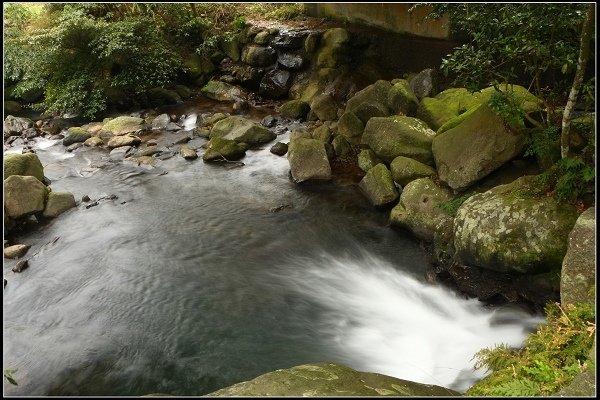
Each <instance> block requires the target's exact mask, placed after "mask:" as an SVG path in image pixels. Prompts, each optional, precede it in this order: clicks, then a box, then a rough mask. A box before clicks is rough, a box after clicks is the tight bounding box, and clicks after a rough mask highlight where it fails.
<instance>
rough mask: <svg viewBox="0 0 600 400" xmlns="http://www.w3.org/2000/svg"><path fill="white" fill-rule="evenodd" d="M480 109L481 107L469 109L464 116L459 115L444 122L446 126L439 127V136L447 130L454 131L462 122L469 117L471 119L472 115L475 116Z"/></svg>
mask: <svg viewBox="0 0 600 400" xmlns="http://www.w3.org/2000/svg"><path fill="white" fill-rule="evenodd" d="M479 107H480V105H478V106H475V107H473V108H471V109H469V110H468V111H465V112H464V113H462V114H459V115H457V116H455V117H452V118H450V119H449V120H447V121H446V122H444V124H443V125H442V126H440V127H439V129H438V130H437V134H438V135H439V134H441V133H442V132H446V131H447V130H449V129H452V128H454V127H455V126H457V125H459V124H460V123H461V122H463V121H464V120H465V119H467V117H469V116H470V115H471V114H473V113H474V112H475V110H477V109H478V108H479Z"/></svg>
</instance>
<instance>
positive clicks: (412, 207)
mask: <svg viewBox="0 0 600 400" xmlns="http://www.w3.org/2000/svg"><path fill="white" fill-rule="evenodd" d="M452 198H453V195H452V192H451V191H450V190H448V189H447V188H444V187H440V186H438V185H436V184H435V183H434V182H433V181H432V180H431V178H419V179H415V180H413V181H411V182H409V183H408V184H407V185H406V186H405V187H404V188H403V190H402V194H401V195H400V202H399V203H398V204H397V205H396V206H395V207H394V208H393V209H392V211H391V213H390V223H391V224H392V225H395V226H399V227H402V228H404V229H407V230H408V231H410V232H412V234H413V235H415V236H416V237H417V238H419V239H421V240H425V241H427V242H433V240H434V236H435V234H436V232H437V231H438V230H439V229H440V228H441V227H443V226H445V225H448V224H452V217H451V216H449V215H448V214H446V212H444V211H443V210H442V209H441V208H440V207H439V205H440V204H442V203H445V202H447V201H450V200H451V199H452Z"/></svg>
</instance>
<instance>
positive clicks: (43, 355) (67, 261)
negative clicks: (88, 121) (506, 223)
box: [3, 110, 539, 396]
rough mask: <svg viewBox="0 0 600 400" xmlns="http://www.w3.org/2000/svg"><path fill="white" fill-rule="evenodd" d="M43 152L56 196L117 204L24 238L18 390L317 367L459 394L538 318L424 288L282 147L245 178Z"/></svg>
mask: <svg viewBox="0 0 600 400" xmlns="http://www.w3.org/2000/svg"><path fill="white" fill-rule="evenodd" d="M200 111H201V110H200ZM165 135H171V134H169V133H165ZM286 136H287V135H284V136H283V137H280V138H279V140H282V139H283V140H287V137H286ZM39 145H40V146H41V147H42V148H40V149H39V150H38V155H39V157H40V159H41V160H42V163H43V164H44V168H45V173H46V176H48V177H49V178H50V179H51V180H52V185H51V187H52V190H54V191H65V190H66V191H71V192H73V193H74V195H75V198H76V199H78V200H79V199H81V197H82V196H83V195H84V194H87V195H89V196H90V197H91V198H92V199H98V198H100V197H102V196H104V195H107V194H115V195H116V196H117V197H118V198H117V199H115V200H104V201H100V202H99V205H98V206H96V207H92V208H89V209H86V208H85V204H84V203H81V204H78V208H77V209H73V210H70V211H68V212H67V213H65V214H63V215H61V216H60V217H58V218H56V219H55V220H53V221H52V222H51V223H49V224H47V225H45V226H44V227H43V228H42V229H39V230H38V231H35V232H33V233H28V234H24V235H22V236H21V237H19V238H17V239H19V242H23V243H28V244H32V245H33V247H32V248H31V249H30V250H29V252H28V254H27V256H26V257H27V258H29V264H30V267H29V269H27V270H25V271H24V272H23V273H21V274H14V273H12V272H11V271H10V268H11V267H12V265H13V264H14V262H10V263H9V262H7V263H5V265H4V276H5V278H7V279H8V281H9V282H8V286H7V287H6V288H5V291H4V307H3V308H4V331H3V337H4V368H5V369H17V370H18V371H17V372H16V373H15V374H14V378H15V379H16V380H17V382H18V383H19V386H11V385H8V384H6V383H5V386H4V390H5V394H7V395H62V396H70V395H112V396H115V395H122V396H125V395H135V396H137V395H144V394H149V393H156V392H160V393H169V394H173V395H202V394H206V393H209V392H211V391H214V390H216V389H219V388H222V387H225V386H227V385H231V384H234V383H237V382H240V381H243V380H248V379H252V378H254V377H256V376H258V375H260V374H262V373H265V372H268V371H272V370H275V369H278V368H287V367H291V366H294V365H298V364H302V363H309V362H321V361H333V362H341V363H345V364H347V365H349V366H351V367H353V368H356V369H359V370H368V371H372V372H381V373H386V374H389V375H394V376H397V377H400V378H404V379H411V380H415V381H419V382H426V383H434V384H439V385H445V386H448V387H452V388H455V389H458V390H464V389H465V388H466V387H467V386H468V385H469V384H471V383H472V382H473V381H474V380H475V379H477V377H478V376H479V377H480V376H481V375H476V374H474V373H473V371H472V362H471V357H472V356H473V353H474V352H476V351H477V350H479V349H480V348H482V347H486V346H492V345H493V344H494V343H500V342H507V343H510V344H512V345H515V346H518V345H519V344H520V343H521V341H522V339H523V338H524V335H525V332H526V330H528V329H531V327H532V326H534V324H535V323H536V322H539V319H536V318H531V317H529V316H527V315H525V314H524V313H522V312H520V311H518V310H510V309H505V310H496V311H492V310H489V309H485V308H483V307H482V306H481V305H480V304H479V303H478V302H476V301H471V300H463V299H462V298H460V297H459V296H456V295H455V294H453V293H451V292H450V291H448V290H446V289H443V288H440V287H434V286H430V285H428V284H425V283H424V282H423V279H422V275H423V271H424V269H425V263H426V260H425V255H424V254H423V253H422V252H421V250H420V249H419V247H418V245H417V244H416V243H415V242H414V241H413V240H412V239H411V238H410V237H407V236H405V235H404V234H403V233H401V232H398V231H395V230H393V229H390V228H389V227H388V226H387V217H388V215H387V212H385V211H378V210H374V209H373V208H372V207H371V205H370V204H369V203H368V202H367V200H366V199H365V198H364V197H363V196H362V195H361V194H360V193H359V192H358V189H357V187H356V186H354V185H347V186H334V185H331V184H329V185H321V186H314V187H299V186H297V185H295V184H293V183H291V182H290V180H289V179H288V170H289V167H288V163H287V159H286V158H285V157H277V156H275V155H273V154H270V153H269V151H268V148H269V146H270V145H267V146H265V148H264V149H262V150H253V151H249V152H248V153H247V155H246V157H245V158H244V159H243V161H244V163H245V164H246V165H244V166H243V167H240V168H233V169H230V168H226V167H224V166H223V165H209V164H205V163H203V162H202V161H201V160H196V161H194V162H189V161H185V160H183V159H182V158H181V157H179V156H176V157H173V158H171V159H168V160H165V161H162V163H161V164H160V165H159V167H158V168H157V169H144V168H140V167H137V166H133V165H131V164H128V163H122V162H107V161H106V159H105V157H106V151H105V150H103V149H87V148H86V149H82V150H81V151H79V152H76V153H74V154H68V153H65V152H64V147H63V146H62V145H61V144H60V143H52V142H49V141H47V140H41V141H40V143H39ZM17 150H18V149H17ZM162 171H168V174H166V175H161V174H160V173H161V172H162ZM78 203H79V202H78ZM281 206H284V207H281ZM277 208H279V209H280V211H278V212H274V211H275V209H277ZM55 238H58V240H56V241H55V242H53V240H54V239H55Z"/></svg>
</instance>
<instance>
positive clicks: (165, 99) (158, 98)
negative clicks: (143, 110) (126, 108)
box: [148, 87, 182, 107]
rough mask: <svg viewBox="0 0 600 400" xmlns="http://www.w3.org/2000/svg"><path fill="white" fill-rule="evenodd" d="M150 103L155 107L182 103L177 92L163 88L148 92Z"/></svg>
mask: <svg viewBox="0 0 600 400" xmlns="http://www.w3.org/2000/svg"><path fill="white" fill-rule="evenodd" d="M148 101H149V102H150V104H151V105H152V106H154V107H157V106H162V105H169V104H177V103H181V102H182V100H181V96H179V94H178V93H177V91H175V90H171V89H166V88H161V87H156V88H152V89H150V90H148Z"/></svg>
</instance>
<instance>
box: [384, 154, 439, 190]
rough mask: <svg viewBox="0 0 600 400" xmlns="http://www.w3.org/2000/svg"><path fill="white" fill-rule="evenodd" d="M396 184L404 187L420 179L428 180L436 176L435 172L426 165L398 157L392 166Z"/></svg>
mask: <svg viewBox="0 0 600 400" xmlns="http://www.w3.org/2000/svg"><path fill="white" fill-rule="evenodd" d="M390 170H391V171H392V177H393V178H394V182H396V183H399V184H400V185H402V186H406V185H408V183H409V182H411V181H414V180H415V179H419V178H426V177H429V176H432V175H435V170H434V169H433V168H431V167H430V166H429V165H425V164H423V163H421V162H418V161H417V160H413V159H412V158H408V157H403V156H398V157H396V158H394V160H393V161H392V163H391V164H390Z"/></svg>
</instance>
